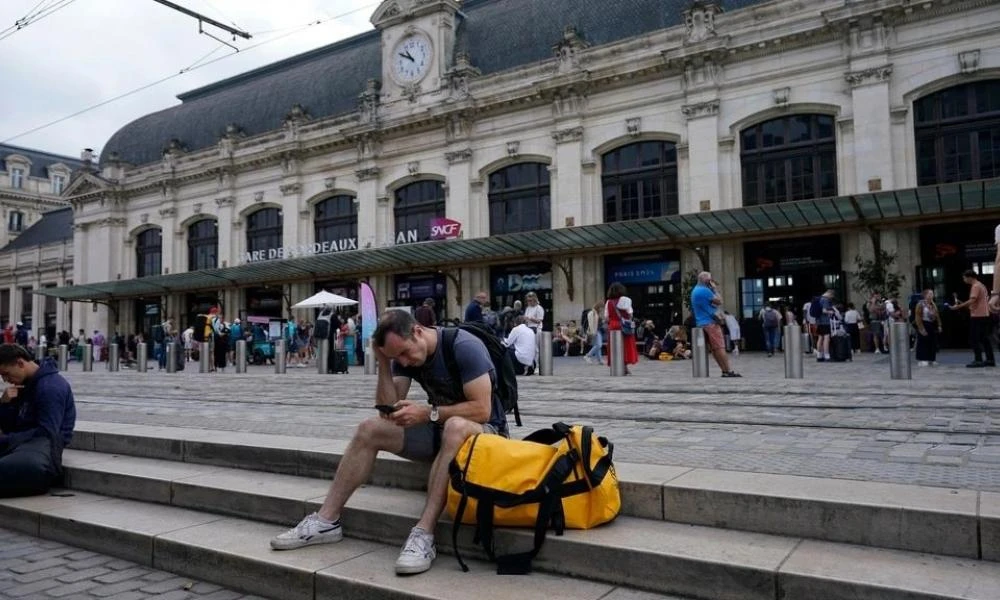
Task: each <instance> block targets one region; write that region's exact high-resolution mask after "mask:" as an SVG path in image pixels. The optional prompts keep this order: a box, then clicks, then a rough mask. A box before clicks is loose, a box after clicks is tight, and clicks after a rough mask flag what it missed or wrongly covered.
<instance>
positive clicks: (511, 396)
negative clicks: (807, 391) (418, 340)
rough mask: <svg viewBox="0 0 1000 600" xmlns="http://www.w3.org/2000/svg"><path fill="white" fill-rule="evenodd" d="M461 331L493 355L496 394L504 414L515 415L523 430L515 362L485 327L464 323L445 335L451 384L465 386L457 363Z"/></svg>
mask: <svg viewBox="0 0 1000 600" xmlns="http://www.w3.org/2000/svg"><path fill="white" fill-rule="evenodd" d="M459 329H461V330H462V331H467V332H469V333H471V334H472V335H474V336H476V337H477V338H479V339H480V340H481V341H482V342H483V344H485V345H486V350H487V352H489V353H490V360H492V361H493V369H494V371H495V372H496V386H495V388H494V393H495V394H497V396H498V397H499V398H500V403H501V404H502V405H503V410H504V412H506V413H511V412H513V413H514V420H515V422H516V423H517V425H518V427H520V426H521V412H520V410H518V408H517V375H516V373H515V371H514V359H513V358H512V357H511V354H510V352H508V351H507V347H506V346H504V345H503V342H501V341H500V338H498V337H497V336H496V335H495V334H494V333H493V331H491V330H490V329H489V327H488V326H487V325H486V324H485V323H479V322H465V323H460V324H459V325H458V326H457V327H445V328H444V330H443V331H442V334H441V337H442V343H443V344H444V364H445V366H446V367H447V368H448V373H449V374H450V375H451V380H452V381H453V382H455V383H456V385H459V386H461V385H462V377H461V375H460V374H459V371H458V363H457V362H456V361H455V336H457V335H458V330H459ZM459 395H461V390H459Z"/></svg>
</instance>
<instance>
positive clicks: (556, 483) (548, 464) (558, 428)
mask: <svg viewBox="0 0 1000 600" xmlns="http://www.w3.org/2000/svg"><path fill="white" fill-rule="evenodd" d="M613 451H614V445H613V444H611V442H609V441H608V440H607V439H606V438H603V437H598V436H597V435H595V434H594V430H593V429H592V428H591V427H585V426H580V425H574V426H572V427H570V426H569V425H566V424H565V423H556V424H555V425H553V426H552V428H551V429H540V430H538V431H536V432H534V433H532V434H531V435H529V436H528V437H526V438H524V439H523V440H511V439H507V438H505V437H501V436H499V435H488V434H479V435H475V436H473V437H471V438H469V439H468V440H466V441H465V444H463V445H462V447H461V448H460V449H459V451H458V454H457V455H456V456H455V458H454V460H452V461H451V464H450V465H449V466H448V472H449V475H450V479H451V483H450V485H449V487H448V514H449V515H451V517H452V519H453V520H454V522H455V526H454V527H453V528H452V543H453V544H454V546H455V556H456V557H457V558H458V562H459V564H460V565H461V566H462V570H463V571H468V567H466V565H465V563H464V562H463V561H462V558H461V556H459V553H458V530H459V528H460V527H461V525H462V524H467V525H475V526H476V535H475V542H474V543H481V544H482V546H483V549H484V550H485V551H486V554H487V555H488V556H489V557H490V559H492V560H495V561H496V562H497V564H498V567H497V572H498V573H501V574H523V573H529V572H530V571H531V561H532V559H534V557H535V556H536V555H537V554H538V551H539V550H541V547H542V544H543V543H544V542H545V534H546V531H547V530H548V529H549V527H550V526H551V527H552V529H554V530H555V532H556V535H562V533H563V530H564V529H567V528H568V529H590V528H591V527H596V526H598V525H601V524H603V523H607V522H608V521H611V520H612V519H614V518H615V517H616V516H618V512H619V510H620V509H621V495H620V494H619V491H618V476H617V475H616V474H615V468H614V464H613V463H612V453H613ZM494 527H531V528H533V529H534V530H535V545H534V548H533V549H532V550H530V551H528V552H522V553H518V554H510V555H506V556H499V557H498V556H496V555H495V553H494V548H493V528H494Z"/></svg>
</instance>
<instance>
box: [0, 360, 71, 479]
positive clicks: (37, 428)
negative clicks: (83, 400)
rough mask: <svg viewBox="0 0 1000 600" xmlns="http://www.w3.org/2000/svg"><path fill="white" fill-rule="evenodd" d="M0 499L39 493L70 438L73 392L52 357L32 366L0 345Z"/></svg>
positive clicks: (56, 474)
mask: <svg viewBox="0 0 1000 600" xmlns="http://www.w3.org/2000/svg"><path fill="white" fill-rule="evenodd" d="M0 377H3V380H4V381H6V382H7V383H10V384H12V385H11V386H10V387H8V388H7V390H6V391H4V393H3V396H2V397H0V498H10V497H14V496H34V495H38V494H44V493H45V492H47V491H48V490H49V488H50V487H51V486H52V484H53V483H54V482H55V481H56V480H57V479H58V477H59V475H60V473H61V470H62V451H63V448H64V447H65V446H66V444H69V442H70V440H71V439H72V438H73V427H74V425H76V404H75V403H74V401H73V390H71V389H70V387H69V383H68V382H67V381H66V380H65V379H63V376H62V375H60V374H59V370H58V369H57V368H56V364H55V361H53V360H52V359H51V358H49V359H47V360H45V361H44V362H43V363H42V364H41V365H38V364H36V363H35V362H34V361H33V360H32V357H31V354H29V353H28V351H27V350H25V349H24V348H22V347H21V346H18V345H17V344H3V345H0Z"/></svg>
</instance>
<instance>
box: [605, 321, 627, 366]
mask: <svg viewBox="0 0 1000 600" xmlns="http://www.w3.org/2000/svg"><path fill="white" fill-rule="evenodd" d="M608 333H609V334H610V335H609V336H608V356H610V357H611V376H612V377H623V376H624V375H625V336H623V335H622V332H621V329H615V330H614V331H610V332H608Z"/></svg>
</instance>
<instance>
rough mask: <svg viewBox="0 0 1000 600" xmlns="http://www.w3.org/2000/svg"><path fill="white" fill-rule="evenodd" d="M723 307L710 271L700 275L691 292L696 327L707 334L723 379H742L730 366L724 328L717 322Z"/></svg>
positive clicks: (706, 337) (710, 348) (706, 339)
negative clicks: (719, 311) (717, 315)
mask: <svg viewBox="0 0 1000 600" xmlns="http://www.w3.org/2000/svg"><path fill="white" fill-rule="evenodd" d="M720 306H722V297H721V296H719V294H718V293H717V292H716V290H715V282H714V281H712V274H711V273H709V272H708V271H702V272H701V273H698V285H696V286H695V287H694V289H693V290H691V310H692V311H694V324H695V327H701V329H702V331H704V332H705V342H706V343H707V344H708V349H709V351H711V353H712V356H714V357H715V362H716V363H718V364H719V368H720V369H722V376H723V377H742V375H740V374H739V373H737V372H736V371H733V370H732V369H731V368H730V366H729V355H727V354H726V342H725V339H724V338H723V335H722V326H721V325H719V323H718V322H716V320H715V315H716V313H717V311H718V308H719V307H720Z"/></svg>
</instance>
